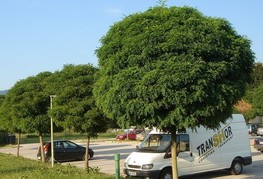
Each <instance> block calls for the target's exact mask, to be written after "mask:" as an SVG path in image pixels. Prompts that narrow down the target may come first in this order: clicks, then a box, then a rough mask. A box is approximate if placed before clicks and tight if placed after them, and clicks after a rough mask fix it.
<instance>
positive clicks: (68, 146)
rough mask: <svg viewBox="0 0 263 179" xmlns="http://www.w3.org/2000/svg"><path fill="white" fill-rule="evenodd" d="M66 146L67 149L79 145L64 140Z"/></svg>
mask: <svg viewBox="0 0 263 179" xmlns="http://www.w3.org/2000/svg"><path fill="white" fill-rule="evenodd" d="M64 148H65V149H74V148H77V145H76V144H74V143H71V142H68V141H67V142H64Z"/></svg>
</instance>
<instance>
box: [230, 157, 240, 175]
mask: <svg viewBox="0 0 263 179" xmlns="http://www.w3.org/2000/svg"><path fill="white" fill-rule="evenodd" d="M230 170H231V174H232V175H239V174H241V173H242V171H243V164H242V162H241V161H240V160H238V159H235V160H234V161H233V162H232V165H231V169H230Z"/></svg>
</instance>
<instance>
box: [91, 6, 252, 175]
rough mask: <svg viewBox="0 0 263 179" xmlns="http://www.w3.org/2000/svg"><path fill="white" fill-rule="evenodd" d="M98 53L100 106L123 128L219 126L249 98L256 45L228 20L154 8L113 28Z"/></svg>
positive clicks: (192, 11)
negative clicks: (253, 50) (253, 49)
mask: <svg viewBox="0 0 263 179" xmlns="http://www.w3.org/2000/svg"><path fill="white" fill-rule="evenodd" d="M101 43H102V46H101V47H100V48H99V49H97V56H98V58H99V67H100V72H99V75H98V80H97V82H96V83H95V87H94V95H95V99H96V103H97V105H98V106H100V107H101V108H102V110H103V112H104V113H105V114H106V115H107V116H108V117H110V118H112V119H116V120H118V123H119V124H120V125H122V126H129V125H144V126H158V128H160V129H163V130H166V131H169V132H170V133H171V135H172V162H173V170H172V173H173V177H174V178H177V169H176V168H177V166H176V165H177V164H176V161H177V160H176V137H175V134H176V131H177V130H181V129H184V128H188V127H190V128H196V127H197V126H200V125H203V126H205V127H208V128H212V129H215V128H217V127H218V126H219V124H220V122H224V121H225V120H226V119H227V118H228V117H230V115H231V114H232V109H233V105H234V104H236V103H237V102H238V101H239V100H240V99H241V97H242V96H243V95H244V93H245V86H246V83H247V81H248V80H249V78H250V74H251V71H252V68H253V63H254V54H253V52H252V51H251V49H250V41H249V40H248V39H246V38H245V37H243V36H240V35H238V34H237V32H236V31H235V30H234V29H233V27H232V26H231V25H230V23H229V22H228V21H227V20H224V19H221V18H212V17H207V16H204V15H203V14H201V13H200V12H199V11H198V10H196V9H193V8H190V7H182V8H179V7H170V8H166V7H153V8H150V9H149V10H147V11H146V12H143V13H136V14H133V15H129V16H127V17H125V18H124V19H123V20H122V21H120V22H118V23H115V24H114V25H113V26H112V27H111V28H110V30H109V31H108V32H107V34H106V35H105V36H104V37H103V38H102V39H101Z"/></svg>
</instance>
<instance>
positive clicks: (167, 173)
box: [159, 168, 172, 179]
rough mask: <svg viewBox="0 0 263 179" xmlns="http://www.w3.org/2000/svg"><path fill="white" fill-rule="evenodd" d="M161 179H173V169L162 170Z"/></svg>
mask: <svg viewBox="0 0 263 179" xmlns="http://www.w3.org/2000/svg"><path fill="white" fill-rule="evenodd" d="M159 179H172V170H171V168H165V169H163V170H162V172H161V174H160V177H159Z"/></svg>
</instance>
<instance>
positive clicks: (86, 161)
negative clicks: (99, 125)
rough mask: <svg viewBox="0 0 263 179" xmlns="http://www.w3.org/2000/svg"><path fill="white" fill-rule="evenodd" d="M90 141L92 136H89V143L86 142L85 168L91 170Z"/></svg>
mask: <svg viewBox="0 0 263 179" xmlns="http://www.w3.org/2000/svg"><path fill="white" fill-rule="evenodd" d="M89 143H90V136H88V139H87V144H86V153H85V170H87V171H89Z"/></svg>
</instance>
